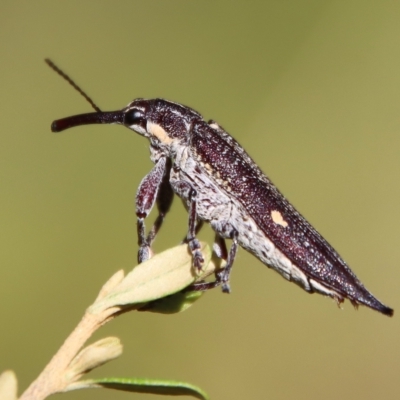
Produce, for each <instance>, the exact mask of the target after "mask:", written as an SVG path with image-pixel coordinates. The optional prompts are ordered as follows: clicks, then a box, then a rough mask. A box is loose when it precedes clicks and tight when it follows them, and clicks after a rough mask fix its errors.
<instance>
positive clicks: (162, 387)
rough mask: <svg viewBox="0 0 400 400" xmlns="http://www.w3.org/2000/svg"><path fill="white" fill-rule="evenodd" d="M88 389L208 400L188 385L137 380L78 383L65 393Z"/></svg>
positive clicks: (99, 380) (199, 391)
mask: <svg viewBox="0 0 400 400" xmlns="http://www.w3.org/2000/svg"><path fill="white" fill-rule="evenodd" d="M90 388H108V389H117V390H124V391H127V392H134V393H150V394H165V395H170V396H193V397H195V398H196V399H200V400H208V399H209V397H208V395H207V394H206V393H205V392H204V391H203V390H202V389H200V388H199V387H197V386H194V385H191V384H189V383H185V382H177V381H164V380H153V379H137V378H103V379H90V380H86V381H78V382H75V383H73V384H71V385H69V386H68V387H67V389H66V390H65V391H70V390H76V389H90Z"/></svg>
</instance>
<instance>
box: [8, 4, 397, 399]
mask: <svg viewBox="0 0 400 400" xmlns="http://www.w3.org/2000/svg"><path fill="white" fill-rule="evenodd" d="M399 20H400V3H398V2H394V1H389V0H380V1H369V0H347V1H320V0H301V1H298V0H288V1H282V2H280V1H267V0H263V1H251V2H249V1H242V2H241V1H225V2H223V1H197V2H187V1H183V0H179V1H176V0H174V1H143V0H142V1H118V2H115V1H101V0H99V1H96V2H93V1H69V2H55V1H34V2H32V1H11V0H2V1H1V4H0V54H1V61H0V110H1V118H0V135H1V141H0V180H1V186H0V188H1V189H0V190H1V196H0V248H1V251H0V268H1V270H0V271H1V279H0V320H1V329H0V332H1V333H0V338H1V340H0V370H3V369H6V368H12V369H14V370H15V371H16V373H17V375H18V379H19V384H20V391H22V389H24V388H26V386H27V385H28V384H29V382H31V381H32V380H33V379H34V378H35V377H36V376H37V374H38V373H39V371H40V370H41V369H42V368H43V367H44V365H45V364H46V363H47V361H48V360H49V359H50V357H51V355H52V354H53V353H54V352H55V350H56V349H57V348H58V347H59V345H60V344H61V343H62V341H63V340H64V338H65V337H66V336H67V334H68V333H69V332H70V331H71V330H72V328H73V327H74V326H75V324H76V323H77V322H78V320H79V319H80V316H81V315H82V313H83V310H84V309H85V308H86V306H88V305H89V304H90V303H91V301H92V300H93V299H94V297H95V295H96V293H97V291H98V289H99V288H100V286H101V285H102V284H103V283H104V282H105V281H106V279H107V278H108V277H110V276H111V275H112V274H113V273H114V272H115V271H116V270H117V269H120V268H124V269H126V270H129V269H130V268H131V267H132V266H133V265H135V260H136V251H137V245H136V240H137V239H136V225H135V215H134V207H133V205H134V197H135V193H136V189H137V186H138V184H139V182H140V180H141V178H142V177H143V176H144V175H145V174H146V173H147V172H148V171H149V170H150V168H151V162H150V160H149V157H148V143H147V142H146V140H144V139H143V138H141V137H139V136H137V135H135V134H134V133H133V132H131V131H128V130H126V129H123V128H121V127H118V126H88V127H81V128H76V129H74V130H71V131H67V132H65V133H62V134H53V133H51V132H50V123H51V122H52V120H54V119H56V118H61V117H64V116H68V115H73V114H77V113H83V112H90V111H91V108H90V106H89V104H87V103H86V102H85V101H84V99H83V98H82V97H81V96H80V95H79V94H78V93H77V92H75V91H74V90H73V89H72V88H71V87H70V86H69V85H68V84H67V83H66V82H65V81H63V80H62V79H61V78H59V77H58V76H57V75H56V74H55V73H54V72H52V71H51V70H50V69H49V68H48V67H47V66H46V65H45V63H44V62H43V59H44V58H45V57H50V58H52V59H53V60H54V61H55V62H56V63H58V64H59V66H60V67H62V68H63V69H64V70H65V71H66V72H67V73H68V74H70V75H71V76H72V77H73V78H74V79H75V80H76V81H77V83H78V84H80V85H81V86H82V87H83V88H84V89H85V90H86V91H87V92H88V93H89V95H90V96H92V97H93V99H94V100H95V101H96V102H97V103H98V105H99V106H100V108H102V109H104V110H113V109H119V108H122V107H123V106H125V105H126V104H127V103H128V102H130V101H131V100H132V99H133V98H136V97H146V98H152V97H164V98H167V99H171V100H174V101H177V102H180V103H183V104H185V105H189V106H191V107H193V108H194V109H196V110H198V111H199V112H201V113H202V114H203V115H204V116H205V118H207V119H209V118H213V119H215V120H217V121H218V122H219V123H220V124H221V125H222V126H224V127H225V128H226V129H227V130H228V132H230V133H231V134H232V135H233V136H234V137H235V138H237V139H238V140H239V142H240V143H241V144H242V145H243V146H244V147H245V148H246V150H247V151H248V152H249V153H250V154H251V156H252V157H253V158H254V159H255V160H256V161H257V163H258V164H259V165H260V166H261V168H262V169H263V170H264V171H265V172H266V173H267V174H268V176H269V177H270V178H271V179H272V181H273V182H274V183H275V184H277V186H278V187H279V188H280V189H281V191H282V192H283V193H284V194H285V195H286V196H287V197H288V198H289V200H290V201H291V202H292V203H293V204H294V205H295V206H296V207H297V208H298V209H299V210H300V211H301V212H302V214H304V215H305V216H306V217H307V219H309V221H310V222H311V223H312V224H313V225H314V226H315V227H316V228H317V229H318V230H319V231H320V232H321V233H322V234H323V235H324V236H325V237H326V238H327V239H328V240H329V242H330V243H331V244H332V245H333V246H334V247H335V248H336V249H337V250H338V251H339V252H340V254H341V255H342V256H343V257H344V258H345V259H346V260H347V261H348V263H349V265H350V266H351V267H352V269H353V270H354V271H355V272H356V273H357V275H358V276H359V277H360V278H361V280H362V281H363V282H364V283H365V285H366V286H367V287H368V288H369V289H370V290H371V291H372V292H373V293H374V294H376V295H377V297H378V298H380V299H382V300H383V301H384V302H385V303H387V304H388V305H390V306H392V307H393V308H395V310H399V308H400V307H399V306H400V293H399V279H400V265H399V259H400V245H399V238H400V235H399V234H400V229H399V217H400V211H399V204H400V189H399V173H400V160H399V154H400V153H399V150H400V24H399ZM186 221H187V215H186V213H185V211H184V209H183V207H182V205H181V203H180V202H179V201H175V203H174V206H173V210H172V212H171V215H170V216H169V218H168V219H167V221H166V224H165V226H164V228H163V230H162V231H161V233H160V236H159V238H158V240H157V243H156V250H157V251H161V250H162V249H166V248H168V247H170V246H173V245H175V244H177V243H178V242H179V241H180V239H181V238H182V236H183V235H184V233H185V228H186ZM201 237H202V239H204V240H209V241H211V238H212V234H211V232H210V230H209V229H206V230H204V232H203V233H202V235H201ZM231 285H232V288H233V291H232V294H231V295H229V296H227V295H223V294H221V292H220V291H219V290H215V291H213V292H209V293H207V294H206V295H205V296H204V297H203V298H202V299H201V301H199V302H198V303H196V304H195V306H194V307H192V308H191V309H189V310H188V311H186V312H184V313H182V314H179V315H173V316H163V315H156V314H146V313H141V314H135V313H130V314H127V315H124V316H122V317H120V318H118V319H117V320H116V321H114V322H113V323H111V324H109V325H108V326H106V327H104V328H103V329H101V330H100V331H99V332H98V333H97V334H96V336H95V338H97V339H98V338H101V337H105V336H108V335H116V336H119V337H120V338H121V339H122V341H123V343H124V346H125V351H124V354H123V356H122V357H121V358H120V359H118V360H116V361H114V362H112V363H110V364H109V365H107V366H105V367H103V368H102V369H99V370H97V371H95V372H94V373H93V374H92V375H93V376H98V377H101V376H110V375H111V376H139V377H149V378H159V379H168V378H170V379H177V380H184V381H188V382H191V383H193V384H197V385H199V386H201V387H202V388H203V389H205V390H206V391H207V392H208V393H209V394H210V395H211V397H212V398H213V399H220V400H224V399H230V400H234V399H260V398H262V399H264V398H265V399H307V400H314V399H320V398H324V399H325V400H333V399H338V398H340V399H342V400H347V399H360V398H362V399H364V400H369V399H376V398H379V399H385V400H390V399H398V398H400V379H399V373H400V368H399V367H400V337H399V333H400V329H399V328H400V324H399V316H398V314H395V316H394V318H392V319H390V318H387V317H384V316H381V315H379V314H378V313H376V312H373V311H371V310H368V309H366V308H361V309H359V310H358V311H354V310H353V307H352V306H351V305H350V303H349V302H346V303H345V304H344V306H343V310H340V309H338V307H336V306H335V304H334V302H333V301H332V300H330V299H326V298H324V297H322V296H319V295H312V296H311V295H308V294H306V293H305V292H303V291H302V290H300V289H299V288H298V287H297V286H295V285H293V284H290V283H288V282H286V281H285V280H283V279H282V278H281V277H279V276H278V275H277V274H275V273H274V272H272V271H271V270H269V269H267V268H266V267H265V266H263V265H262V264H261V263H260V262H259V261H258V260H256V259H255V258H254V257H252V256H250V255H248V254H246V253H245V251H241V252H240V253H239V257H238V259H237V262H236V264H235V267H234V270H233V275H232V280H231ZM110 396H112V398H113V399H128V398H149V399H150V398H154V399H159V398H160V399H161V398H162V397H161V396H153V397H151V396H150V395H134V394H133V395H132V394H126V393H121V392H113V393H110V392H108V391H100V390H97V391H86V392H75V393H69V394H66V395H63V398H64V399H99V400H101V399H109V398H110Z"/></svg>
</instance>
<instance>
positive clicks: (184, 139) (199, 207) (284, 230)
mask: <svg viewBox="0 0 400 400" xmlns="http://www.w3.org/2000/svg"><path fill="white" fill-rule="evenodd" d="M46 62H47V63H48V65H49V66H50V67H51V68H53V69H54V70H55V71H56V72H57V73H58V74H60V75H61V76H62V77H63V78H64V79H66V80H67V81H68V82H69V83H70V84H71V85H72V86H73V87H74V88H75V89H77V90H78V91H79V92H80V93H81V94H82V95H83V96H84V97H85V98H86V99H87V100H88V101H89V103H90V104H91V105H92V107H93V108H94V109H95V111H96V112H94V113H89V114H81V115H75V116H72V117H67V118H63V119H59V120H57V121H54V122H53V123H52V125H51V129H52V131H53V132H61V131H63V130H65V129H69V128H72V127H76V126H80V125H87V124H119V125H123V126H125V127H126V128H128V129H131V130H133V131H134V132H136V133H138V134H139V135H141V136H143V137H145V138H147V139H148V140H149V141H150V153H151V157H150V158H151V160H152V161H153V162H154V164H155V166H154V168H153V169H152V170H151V172H150V173H149V174H148V175H147V176H146V177H145V178H144V179H143V180H142V182H141V184H140V186H139V190H138V192H137V196H136V214H137V217H138V241H139V253H138V258H139V261H144V260H146V259H148V258H149V257H151V254H152V252H151V244H152V242H153V241H154V238H155V236H156V234H157V232H158V230H159V229H160V227H161V225H162V222H163V220H164V217H165V215H166V213H167V212H168V210H169V207H170V205H171V202H172V198H173V193H175V194H176V195H178V196H179V197H180V198H181V199H182V200H183V202H184V204H185V205H186V207H187V208H188V211H189V221H188V231H187V235H186V239H185V241H186V242H187V243H188V245H189V248H190V251H191V253H192V255H193V266H194V268H195V269H196V270H200V269H201V268H202V265H203V263H204V259H203V256H202V254H201V251H200V245H199V241H198V240H197V238H196V227H200V226H201V224H202V222H209V223H210V224H211V227H212V228H213V229H214V231H215V233H216V237H217V239H216V244H215V247H214V248H215V250H216V253H217V254H218V255H219V256H220V257H221V259H223V260H226V267H225V268H224V269H222V270H221V271H220V272H219V273H218V274H217V275H216V281H215V282H209V283H208V282H204V283H203V282H202V283H199V284H197V285H195V287H197V288H198V289H199V290H206V289H208V288H212V287H216V286H218V285H221V286H222V290H223V291H224V292H227V293H228V292H229V291H230V286H229V278H230V273H231V269H232V265H233V262H234V259H235V256H236V253H237V250H238V247H239V246H241V247H243V248H244V249H246V250H247V251H249V252H250V253H251V254H253V255H254V256H255V257H257V258H258V259H259V260H260V261H261V262H262V263H263V264H264V265H266V266H268V267H270V268H272V269H274V270H275V271H276V272H278V273H279V274H280V275H282V276H283V277H284V278H285V279H287V280H288V281H292V282H294V283H296V284H297V285H298V286H300V287H301V288H303V289H304V290H306V291H307V292H308V293H320V294H323V295H325V296H330V297H332V298H333V299H335V300H336V301H337V302H338V303H341V302H342V301H344V300H345V299H348V300H350V302H351V303H352V304H353V305H355V306H358V305H360V304H361V305H365V306H367V307H369V308H371V309H373V310H376V311H379V312H381V313H382V314H385V315H389V316H391V315H393V309H391V308H390V307H387V306H386V305H384V304H383V303H381V302H380V301H379V300H378V299H377V298H376V297H375V296H374V295H372V294H371V293H370V292H369V291H368V290H367V289H366V288H365V287H364V285H363V284H362V283H361V281H360V280H359V279H358V278H357V277H356V275H355V274H354V273H353V271H352V270H351V269H350V268H349V267H348V265H347V264H346V263H345V261H344V260H343V259H342V258H341V257H340V255H339V254H338V253H337V252H336V251H335V250H334V249H333V248H332V246H331V245H330V244H329V243H328V242H327V241H326V240H325V239H324V238H323V237H322V236H321V235H320V234H319V233H318V232H317V231H316V229H315V228H313V227H312V226H311V224H310V223H308V222H307V221H306V219H305V218H304V217H303V216H302V215H301V214H300V213H299V212H298V211H297V210H296V209H295V208H294V207H293V206H292V205H291V204H290V203H289V202H288V200H287V199H286V198H285V197H284V196H283V195H282V194H281V193H280V192H279V190H278V189H277V188H276V187H275V186H274V185H273V184H272V182H271V181H270V180H269V179H268V177H267V176H266V175H264V173H263V172H262V171H261V169H260V168H259V167H258V166H257V165H256V164H255V163H254V161H253V160H252V159H251V158H250V156H249V155H248V154H247V153H246V151H245V150H244V149H243V148H242V147H241V146H240V145H239V143H238V142H237V141H236V140H235V139H233V137H232V136H230V135H229V133H228V132H226V131H225V130H224V129H223V128H222V127H221V126H220V125H218V124H217V123H216V122H215V121H209V122H206V121H205V120H204V119H203V117H202V116H201V115H200V114H199V113H198V112H196V111H194V110H193V109H191V108H189V107H186V106H184V105H181V104H178V103H174V102H171V101H168V100H164V99H150V100H145V99H136V100H133V101H132V102H131V103H129V104H128V105H127V106H126V107H124V108H123V109H121V110H117V111H111V112H102V111H101V110H100V108H99V107H97V106H96V105H95V104H94V103H93V101H92V100H91V99H90V98H89V97H88V96H87V95H86V93H85V92H83V91H82V89H80V88H79V87H78V86H77V85H76V84H75V83H74V82H73V81H72V80H71V79H70V78H69V77H68V76H67V75H66V74H65V73H64V72H62V71H61V70H60V69H59V68H58V67H56V66H55V65H54V63H52V62H51V61H49V60H47V61H46ZM154 204H157V208H158V213H159V214H158V217H157V219H156V221H155V223H154V225H153V227H152V228H151V230H150V232H149V233H148V235H147V236H146V229H145V218H146V217H147V216H148V215H149V213H150V212H151V210H152V208H153V207H154ZM224 238H225V239H226V238H230V239H232V245H231V248H230V250H229V253H228V252H227V251H226V246H225V244H224Z"/></svg>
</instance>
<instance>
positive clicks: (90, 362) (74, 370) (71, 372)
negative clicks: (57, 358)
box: [65, 337, 122, 383]
mask: <svg viewBox="0 0 400 400" xmlns="http://www.w3.org/2000/svg"><path fill="white" fill-rule="evenodd" d="M121 354H122V344H121V341H120V340H119V339H118V338H117V337H107V338H104V339H101V340H98V341H97V342H95V343H92V344H91V345H89V346H87V347H85V348H84V349H82V350H81V351H80V352H79V353H78V354H77V356H76V357H75V358H74V359H73V360H72V361H71V363H70V365H69V366H68V368H67V369H66V371H65V379H66V380H67V381H68V382H71V383H73V382H75V381H77V380H78V379H80V377H81V376H82V375H84V374H87V373H88V372H90V371H91V370H93V369H94V368H97V367H100V366H101V365H103V364H105V363H107V362H109V361H111V360H114V359H115V358H117V357H119V356H120V355H121Z"/></svg>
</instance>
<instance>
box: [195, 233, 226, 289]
mask: <svg viewBox="0 0 400 400" xmlns="http://www.w3.org/2000/svg"><path fill="white" fill-rule="evenodd" d="M213 252H214V254H215V255H216V256H217V257H218V258H219V259H221V260H223V261H227V259H228V250H227V249H226V243H225V239H223V238H222V237H221V236H219V235H218V233H216V234H215V240H214V244H213ZM222 274H223V269H221V270H219V271H216V272H215V281H212V282H205V281H200V282H197V283H194V284H193V285H190V286H189V287H188V291H192V290H193V291H202V292H203V291H206V290H209V289H214V288H216V287H218V286H220V285H221V283H222Z"/></svg>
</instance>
